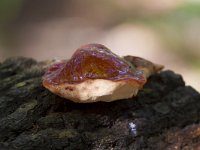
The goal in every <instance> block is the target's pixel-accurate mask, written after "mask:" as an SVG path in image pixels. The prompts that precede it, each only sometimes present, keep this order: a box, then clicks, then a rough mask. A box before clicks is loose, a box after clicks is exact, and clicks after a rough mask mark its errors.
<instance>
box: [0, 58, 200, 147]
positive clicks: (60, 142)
mask: <svg viewBox="0 0 200 150" xmlns="http://www.w3.org/2000/svg"><path fill="white" fill-rule="evenodd" d="M47 66H48V62H36V61H35V60H33V59H28V58H10V59H7V60H6V61H4V62H2V63H1V64H0V83H1V84H0V149H16V150H32V149H37V150H38V149H39V150H40V149H45V150H48V149H53V150H54V149H56V150H58V149H64V150H79V149H80V150H88V149H91V150H107V149H112V150H123V149H125V150H141V149H142V150H157V149H158V150H165V149H166V150H181V149H200V124H199V121H200V94H199V93H198V92H197V91H196V90H194V89H193V88H192V87H190V86H186V85H185V83H184V81H183V78H182V77H181V76H180V75H177V74H175V73H174V72H172V71H163V72H161V73H159V74H155V75H153V76H151V77H150V78H149V80H148V82H147V84H146V85H145V86H144V88H143V89H142V90H141V91H140V92H139V93H138V95H137V96H136V97H133V98H131V99H127V100H119V101H115V102H110V103H105V102H98V103H90V104H78V103H73V102H71V101H69V100H66V99H63V98H60V97H58V96H56V95H54V94H53V93H51V92H49V91H48V90H46V89H45V88H44V87H43V86H42V84H41V80H42V75H43V74H44V71H45V68H46V67H47Z"/></svg>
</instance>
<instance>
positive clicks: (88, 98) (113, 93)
mask: <svg viewBox="0 0 200 150" xmlns="http://www.w3.org/2000/svg"><path fill="white" fill-rule="evenodd" d="M162 69H163V66H162V65H157V64H154V63H152V62H150V61H148V60H145V59H143V58H140V57H135V56H125V57H119V56H118V55H116V54H114V53H113V52H111V51H110V50H109V49H108V48H107V47H105V46H104V45H101V44H88V45H84V46H82V47H80V48H78V49H77V50H76V51H75V53H74V54H73V56H72V57H71V59H69V60H67V61H61V62H59V63H55V64H53V65H51V66H50V67H49V68H48V69H47V71H46V73H45V74H44V76H43V86H44V87H45V88H47V89H48V90H49V91H51V92H53V93H55V94H56V95H59V96H60V97H63V98H66V99H68V100H71V101H74V102H77V103H93V102H98V101H104V102H111V101H115V100H120V99H127V98H131V97H133V96H136V95H137V93H138V91H139V90H140V89H142V87H143V85H144V84H145V83H146V82H147V78H148V77H149V76H150V75H152V74H154V73H156V72H158V71H160V70H162Z"/></svg>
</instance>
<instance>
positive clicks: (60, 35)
mask: <svg viewBox="0 0 200 150" xmlns="http://www.w3.org/2000/svg"><path fill="white" fill-rule="evenodd" d="M87 43H101V44H104V45H106V46H107V47H109V48H110V49H112V51H113V52H115V53H117V54H119V55H127V54H129V55H136V56H140V57H144V58H147V59H150V60H151V61H153V62H156V63H160V64H163V65H165V66H166V69H171V70H174V71H175V72H177V73H181V74H182V75H183V77H184V79H185V80H186V82H187V84H189V85H192V86H194V87H195V88H196V89H197V90H199V91H200V81H199V76H200V59H199V58H200V0H140V1H139V0H135V1H134V0H109V1H107V0H84V1H82V0H57V1H55V0H42V1H41V0H0V61H3V60H5V59H6V58H8V57H11V56H26V57H33V58H35V59H37V60H46V59H52V58H57V59H67V58H69V57H70V56H71V55H72V54H73V52H74V51H75V49H76V48H78V47H79V46H80V45H83V44H87Z"/></svg>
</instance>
